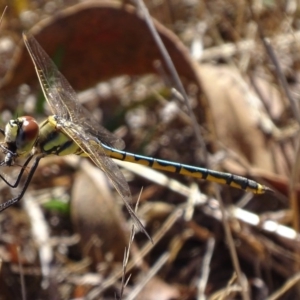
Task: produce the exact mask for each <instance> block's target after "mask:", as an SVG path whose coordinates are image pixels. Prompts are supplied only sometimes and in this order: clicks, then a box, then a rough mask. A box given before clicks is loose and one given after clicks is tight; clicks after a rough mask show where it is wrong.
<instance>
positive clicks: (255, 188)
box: [102, 144, 267, 194]
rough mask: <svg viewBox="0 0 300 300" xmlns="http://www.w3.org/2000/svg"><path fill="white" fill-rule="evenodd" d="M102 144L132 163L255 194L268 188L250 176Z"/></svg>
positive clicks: (118, 157) (106, 150) (107, 149)
mask: <svg viewBox="0 0 300 300" xmlns="http://www.w3.org/2000/svg"><path fill="white" fill-rule="evenodd" d="M102 146H103V147H104V149H105V152H106V154H107V155H108V156H110V157H111V158H115V159H119V160H123V161H128V162H131V163H137V164H140V165H144V166H148V167H151V168H153V169H157V170H162V171H167V172H172V173H178V174H181V175H186V176H191V177H196V178H200V179H204V180H209V181H212V182H216V183H221V184H227V185H229V186H232V187H235V188H238V189H242V190H245V191H248V192H252V193H255V194H263V193H265V192H266V190H267V188H266V187H265V186H263V185H261V184H259V183H257V182H256V181H254V180H250V179H248V178H245V177H242V176H238V175H234V174H231V173H224V172H218V171H214V170H211V169H205V168H200V167H194V166H190V165H184V164H180V163H176V162H172V161H167V160H162V159H157V158H153V157H148V156H143V155H138V154H134V153H130V152H125V151H122V150H117V149H114V148H111V147H108V146H106V145H104V144H102Z"/></svg>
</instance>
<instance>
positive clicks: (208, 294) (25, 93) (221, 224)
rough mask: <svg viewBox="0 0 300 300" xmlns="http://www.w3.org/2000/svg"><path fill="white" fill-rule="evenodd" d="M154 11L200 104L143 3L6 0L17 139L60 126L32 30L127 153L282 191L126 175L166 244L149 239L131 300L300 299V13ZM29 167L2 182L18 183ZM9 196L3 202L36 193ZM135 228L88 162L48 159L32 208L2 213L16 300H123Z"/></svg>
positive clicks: (137, 171)
mask: <svg viewBox="0 0 300 300" xmlns="http://www.w3.org/2000/svg"><path fill="white" fill-rule="evenodd" d="M145 4H146V6H147V8H148V10H149V13H150V15H151V16H152V17H153V18H154V25H155V30H156V31H157V33H158V34H159V35H160V37H161V39H162V42H163V44H164V45H165V47H166V49H167V50H168V53H169V55H170V58H171V60H172V62H173V64H174V65H175V67H176V70H177V72H178V74H179V76H180V80H181V83H182V84H183V86H184V89H185V91H186V93H187V96H188V103H187V102H185V101H184V99H183V96H182V94H181V93H180V92H178V89H179V88H178V84H177V83H176V80H175V79H174V73H173V72H171V71H170V70H169V68H168V67H167V64H166V59H167V58H166V56H163V55H162V54H161V53H160V51H159V48H158V45H157V43H156V42H155V41H154V39H153V36H152V35H151V32H150V30H149V28H148V27H147V25H146V23H145V19H144V18H143V14H142V12H141V10H140V9H139V8H137V5H136V3H135V2H129V1H124V2H118V1H63V0H60V1H43V0H38V1H29V0H28V1H26V0H23V1H22V0H15V1H3V0H0V12H1V13H2V12H3V11H4V9H5V6H6V5H7V9H6V11H5V14H4V16H3V19H2V23H1V26H0V78H1V79H0V116H1V118H0V121H1V128H4V126H5V124H6V123H7V122H8V121H9V120H10V119H12V118H15V117H17V116H23V115H31V116H33V117H35V118H36V119H37V120H38V121H39V122H41V121H43V120H44V119H45V118H46V117H47V116H48V115H49V114H51V112H50V110H49V107H48V106H47V103H46V101H45V99H44V97H43V94H42V92H41V88H40V86H39V83H38V79H37V76H36V73H35V70H34V66H33V64H32V61H31V60H30V57H29V55H28V53H27V50H26V48H25V46H24V43H23V40H22V32H24V31H25V32H27V31H28V32H30V33H31V34H32V35H33V36H34V37H35V38H36V39H37V41H38V42H39V43H40V44H41V46H42V48H43V49H44V50H45V51H46V52H47V53H48V55H49V56H50V57H51V59H52V60H53V61H54V62H55V63H56V65H57V67H58V69H59V70H60V71H61V72H62V74H64V76H65V77H66V78H67V80H68V81H69V82H70V84H71V86H72V87H73V88H74V90H75V91H76V92H78V99H79V101H80V102H81V103H82V104H83V105H84V106H85V107H86V108H87V109H88V110H89V111H90V112H91V114H92V116H93V118H94V119H96V120H97V122H98V123H99V126H103V127H105V128H107V129H108V130H109V131H111V132H113V133H114V134H115V135H116V136H118V137H119V138H121V139H123V140H124V141H125V144H126V147H125V150H126V151H130V152H133V153H138V154H141V155H148V156H153V157H157V158H161V159H165V160H171V161H176V162H180V163H184V164H189V165H193V166H199V167H205V168H212V169H214V170H219V171H225V172H229V173H234V174H238V175H241V176H246V177H247V178H251V179H253V180H256V181H257V182H259V183H261V184H265V185H266V186H268V187H270V188H272V189H273V190H274V191H275V193H274V194H264V195H255V196H254V195H252V194H249V193H245V192H244V191H242V190H238V189H234V188H231V187H229V186H223V185H217V184H215V183H209V182H206V181H200V180H196V179H193V178H189V177H184V176H180V175H178V174H172V173H161V172H159V173H155V172H153V170H150V169H148V168H141V167H140V166H138V165H132V164H129V163H127V164H122V166H121V170H122V172H123V173H124V176H125V178H126V180H127V182H128V184H129V186H130V190H131V192H132V198H133V204H134V203H136V201H137V199H138V197H139V196H140V203H139V210H138V215H139V217H140V218H141V220H142V222H143V224H144V225H145V227H146V228H147V231H148V232H149V234H150V235H151V237H152V238H153V240H154V244H151V243H150V242H149V241H148V240H147V238H146V237H145V235H143V234H142V233H137V235H136V237H135V239H134V242H133V244H132V246H131V249H130V255H129V261H128V264H127V271H128V272H127V273H126V276H125V277H126V278H128V276H129V274H131V277H130V280H129V282H128V285H127V286H126V287H125V288H124V291H123V297H122V299H143V300H145V299H147V300H148V299H149V300H152V299H153V300H154V299H156V300H157V299H159V300H171V299H187V300H189V299H297V298H298V297H299V283H298V280H299V267H300V256H299V246H300V245H299V240H300V239H299V234H298V231H299V225H300V221H299V217H298V216H299V208H298V206H299V204H298V199H299V191H300V187H299V183H298V182H299V176H298V169H299V167H298V165H299V163H298V157H299V155H298V153H299V149H298V146H299V138H298V134H299V121H300V117H299V116H300V114H299V105H298V101H299V89H298V88H299V73H298V68H299V65H300V64H299V58H300V57H299V53H300V52H299V41H300V33H299V32H298V29H299V26H300V23H299V20H300V19H299V16H300V10H299V4H298V2H297V1H294V0H290V1H272V0H269V1H260V0H252V1H250V0H249V1H231V0H210V1H197V0H162V1H154V0H152V1H146V2H145ZM188 106H189V107H190V108H191V110H189V109H188ZM1 159H3V157H2V158H1ZM21 166H22V162H21V161H20V164H17V165H15V166H14V167H6V168H3V167H1V168H2V169H1V173H2V174H4V175H5V176H6V177H8V178H9V179H10V180H11V181H13V180H14V179H15V178H16V177H17V175H18V174H19V172H20V168H21ZM25 173H28V172H27V171H25ZM25 175H26V174H25ZM0 188H1V193H0V196H1V202H4V201H7V200H9V199H10V198H12V197H14V196H15V195H17V193H18V191H20V189H11V188H9V187H8V186H7V185H6V184H5V182H4V181H1V183H0ZM20 188H22V184H21V185H20ZM141 189H142V193H141V194H140V192H141ZM222 216H226V217H222ZM130 228H131V227H130V218H129V216H128V213H127V211H126V209H125V208H124V207H123V204H122V201H121V199H120V197H119V195H118V194H117V192H116V191H115V190H114V189H113V187H112V186H111V184H110V182H109V181H108V180H107V178H106V176H105V175H104V174H103V173H102V172H101V171H100V170H99V169H98V168H96V167H95V166H94V165H93V164H92V163H91V162H90V161H89V160H88V159H84V158H83V159H81V158H78V157H75V156H70V157H54V156H53V157H49V158H45V159H43V160H42V161H41V163H40V166H39V168H38V169H37V171H36V173H35V175H34V178H33V180H32V182H31V184H30V186H29V188H28V190H27V192H26V193H25V196H24V197H23V199H22V200H21V201H20V203H18V204H17V205H14V206H12V207H10V208H9V209H7V210H5V211H4V212H2V213H1V214H0V232H1V234H0V258H1V267H0V277H1V278H0V299H1V300H2V299H116V298H117V299H119V298H118V297H120V293H121V287H122V285H123V284H122V282H121V277H122V269H123V268H122V261H123V256H124V251H125V248H128V245H129V233H130ZM137 259H139V260H138V261H137Z"/></svg>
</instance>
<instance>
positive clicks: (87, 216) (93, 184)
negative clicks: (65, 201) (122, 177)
mask: <svg viewBox="0 0 300 300" xmlns="http://www.w3.org/2000/svg"><path fill="white" fill-rule="evenodd" d="M82 167H83V172H80V173H79V174H78V176H77V178H76V180H75V182H74V187H73V190H72V200H71V217H72V223H73V224H74V226H75V228H76V231H77V232H78V233H79V234H80V238H81V241H80V244H81V247H82V251H83V253H84V255H85V256H89V257H91V258H92V260H93V263H94V264H96V263H99V262H101V261H103V260H104V256H105V255H106V254H108V253H110V254H112V255H113V258H114V260H115V261H122V260H123V255H124V249H125V248H126V247H127V244H128V234H127V233H128V232H125V230H124V225H125V222H124V219H123V218H122V216H121V212H120V211H119V207H118V205H117V204H116V203H115V201H114V199H113V197H112V194H111V192H110V190H109V189H108V185H107V178H106V177H105V174H104V173H103V172H101V171H100V170H99V169H98V168H96V167H94V166H92V165H91V164H90V163H89V162H88V161H82Z"/></svg>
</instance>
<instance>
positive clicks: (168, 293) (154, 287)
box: [135, 277, 180, 300]
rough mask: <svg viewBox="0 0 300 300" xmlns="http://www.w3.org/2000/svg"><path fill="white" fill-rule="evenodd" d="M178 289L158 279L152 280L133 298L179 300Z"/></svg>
mask: <svg viewBox="0 0 300 300" xmlns="http://www.w3.org/2000/svg"><path fill="white" fill-rule="evenodd" d="M179 296H180V293H179V291H178V289H177V288H176V287H174V286H171V285H169V284H167V283H165V282H164V281H162V280H161V279H160V278H158V277H154V278H152V279H151V280H150V281H149V282H148V283H147V284H146V286H145V287H144V289H143V290H142V291H141V293H140V294H139V295H138V296H137V297H136V298H135V299H136V300H157V299H159V300H171V299H179Z"/></svg>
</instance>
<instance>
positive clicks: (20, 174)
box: [0, 155, 33, 188]
mask: <svg viewBox="0 0 300 300" xmlns="http://www.w3.org/2000/svg"><path fill="white" fill-rule="evenodd" d="M32 157H33V155H30V156H29V157H28V158H27V159H26V161H25V163H24V165H23V166H22V168H21V171H20V173H19V175H18V178H17V180H16V182H15V183H10V182H9V181H8V180H7V179H6V178H5V177H4V176H3V175H1V174H0V178H1V179H2V180H3V181H4V182H5V183H6V184H7V185H8V186H10V187H11V188H15V187H17V186H18V185H19V183H20V180H21V178H22V175H23V173H24V171H25V170H26V167H27V166H28V164H29V162H30V161H31V159H32Z"/></svg>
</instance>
